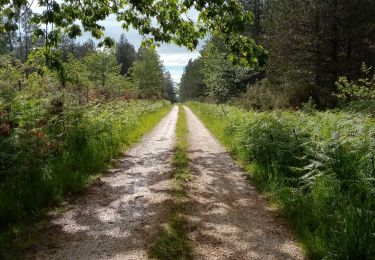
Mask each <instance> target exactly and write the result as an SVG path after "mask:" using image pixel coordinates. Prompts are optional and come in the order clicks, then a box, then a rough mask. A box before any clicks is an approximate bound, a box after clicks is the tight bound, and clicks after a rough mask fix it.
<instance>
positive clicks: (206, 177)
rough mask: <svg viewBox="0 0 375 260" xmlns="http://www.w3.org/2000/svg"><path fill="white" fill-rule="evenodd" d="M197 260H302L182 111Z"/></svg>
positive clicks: (237, 171)
mask: <svg viewBox="0 0 375 260" xmlns="http://www.w3.org/2000/svg"><path fill="white" fill-rule="evenodd" d="M185 111H186V116H187V120H188V129H189V145H190V147H189V151H188V152H189V157H190V160H191V162H190V168H191V172H192V179H191V181H190V183H189V187H188V194H189V196H190V200H191V205H192V208H191V212H190V214H189V216H187V218H188V220H189V222H190V225H191V228H190V230H192V232H191V233H190V238H191V240H192V241H193V245H194V247H195V252H196V259H303V252H302V250H301V249H300V248H299V247H298V246H297V245H296V243H295V241H294V240H293V237H292V236H291V234H290V232H288V230H287V229H285V228H284V227H283V225H282V224H281V222H280V220H279V219H278V218H277V215H276V212H274V210H272V209H271V208H270V207H268V206H267V202H266V201H265V200H264V199H262V198H261V197H260V196H259V195H258V194H257V192H256V191H255V189H254V188H253V187H252V186H251V185H250V184H249V181H248V180H246V176H245V172H244V171H242V170H241V168H240V167H239V165H237V164H236V163H235V162H234V161H233V159H231V157H230V156H229V155H228V154H227V153H226V151H225V149H224V148H223V147H222V146H221V145H220V144H219V143H218V141H216V139H215V138H213V137H212V135H211V134H210V133H209V132H208V130H207V129H206V128H205V127H204V126H203V124H202V123H201V122H200V121H199V120H198V119H197V117H196V116H195V115H194V114H193V113H192V112H191V111H190V109H189V108H187V107H185Z"/></svg>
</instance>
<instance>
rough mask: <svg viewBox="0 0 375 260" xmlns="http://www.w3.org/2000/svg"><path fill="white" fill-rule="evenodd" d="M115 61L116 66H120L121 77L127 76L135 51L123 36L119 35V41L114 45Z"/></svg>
mask: <svg viewBox="0 0 375 260" xmlns="http://www.w3.org/2000/svg"><path fill="white" fill-rule="evenodd" d="M116 60H117V63H118V64H121V75H124V76H125V75H126V74H128V71H129V69H130V67H131V66H132V65H133V62H134V60H135V49H134V46H133V45H131V44H130V43H129V42H128V40H127V39H126V37H125V35H124V34H121V36H120V41H119V42H118V43H117V44H116Z"/></svg>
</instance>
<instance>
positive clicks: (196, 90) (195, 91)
mask: <svg viewBox="0 0 375 260" xmlns="http://www.w3.org/2000/svg"><path fill="white" fill-rule="evenodd" d="M201 69H202V58H198V59H196V60H189V62H188V64H187V65H186V67H185V68H184V72H183V73H182V77H181V83H180V88H179V98H180V99H181V100H182V101H188V100H196V99H198V98H200V97H203V96H205V95H206V87H205V85H204V84H203V76H202V73H201Z"/></svg>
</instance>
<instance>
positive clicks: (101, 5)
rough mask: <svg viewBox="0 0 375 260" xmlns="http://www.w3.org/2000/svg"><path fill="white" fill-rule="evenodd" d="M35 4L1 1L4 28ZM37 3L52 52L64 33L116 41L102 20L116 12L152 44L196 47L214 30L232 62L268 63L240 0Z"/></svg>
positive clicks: (36, 18)
mask: <svg viewBox="0 0 375 260" xmlns="http://www.w3.org/2000/svg"><path fill="white" fill-rule="evenodd" d="M31 4H32V3H29V2H28V1H27V0H14V1H10V0H4V1H1V2H0V16H1V17H3V19H0V33H6V32H9V31H14V30H17V28H18V25H17V23H18V21H19V20H20V19H21V17H22V16H23V15H24V14H25V12H26V11H25V10H29V9H30V8H31ZM38 8H39V9H41V10H43V11H42V12H39V13H34V14H33V17H32V21H33V23H34V24H35V25H37V29H36V30H35V31H34V33H35V35H36V36H40V37H44V39H45V46H46V48H45V49H46V55H47V56H48V55H50V51H51V47H52V46H55V45H56V44H57V43H58V41H59V39H60V36H61V35H62V33H66V34H67V35H69V36H70V37H72V38H74V37H77V36H80V35H81V34H82V30H84V31H89V32H91V34H92V36H93V37H95V38H97V39H102V41H101V44H105V45H112V44H113V40H112V39H110V38H108V37H105V35H104V29H105V28H104V27H103V26H102V25H100V21H102V20H104V19H105V18H107V17H108V16H109V15H115V16H116V18H117V20H118V21H119V22H120V23H121V24H122V27H123V28H124V29H125V30H126V29H129V28H130V27H133V28H135V29H137V30H138V31H139V33H140V34H141V35H143V36H144V37H145V43H148V44H153V43H159V42H170V43H175V44H177V45H179V46H186V47H187V48H188V49H190V50H192V49H194V48H196V46H197V44H198V40H199V39H200V38H203V37H204V36H206V35H208V34H210V35H213V36H217V37H221V38H222V40H223V41H224V42H225V43H226V44H227V46H228V47H229V49H230V51H231V53H232V55H231V56H230V58H231V59H232V60H233V61H237V62H240V63H242V64H246V65H249V66H261V67H262V66H264V65H265V62H266V56H267V55H266V52H265V51H264V49H263V48H262V47H261V46H259V45H256V44H255V42H254V40H252V39H250V38H249V37H247V36H246V35H245V34H243V32H244V30H245V28H246V25H247V24H250V23H251V22H252V20H253V15H252V13H251V12H245V11H244V10H243V7H242V5H241V4H240V3H239V2H238V1H237V0H209V1H201V0H197V1H194V0H165V1H157V0H151V1H149V0H128V1H99V0H88V1H71V0H64V1H54V0H40V1H38ZM193 9H195V10H197V11H198V12H199V15H198V19H197V21H194V20H192V19H191V18H189V11H190V10H193ZM78 21H79V22H80V23H78Z"/></svg>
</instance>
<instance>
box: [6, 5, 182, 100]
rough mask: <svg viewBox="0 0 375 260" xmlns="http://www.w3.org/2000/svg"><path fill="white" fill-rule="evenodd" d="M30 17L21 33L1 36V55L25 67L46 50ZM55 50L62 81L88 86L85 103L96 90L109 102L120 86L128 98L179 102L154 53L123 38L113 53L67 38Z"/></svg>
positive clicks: (25, 18)
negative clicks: (136, 47) (34, 33)
mask: <svg viewBox="0 0 375 260" xmlns="http://www.w3.org/2000/svg"><path fill="white" fill-rule="evenodd" d="M31 15H32V12H31V11H30V10H27V11H26V12H25V14H24V15H23V16H22V18H21V19H20V21H19V23H20V25H19V26H18V30H15V31H11V32H4V33H2V34H1V35H0V36H1V37H0V55H6V56H8V57H12V58H15V59H17V60H19V61H20V62H21V63H26V62H27V60H28V58H29V57H30V54H33V50H36V49H38V48H39V47H43V46H44V44H45V42H44V39H43V37H40V38H35V37H34V36H35V35H33V29H35V28H32V27H33V26H34V25H33V23H32V22H31V21H30V19H31ZM56 48H57V52H56V53H57V54H58V56H59V60H61V61H62V62H63V63H62V64H63V68H64V70H63V71H62V72H63V73H62V74H63V75H62V76H61V77H62V81H63V82H64V84H66V83H69V84H78V85H80V86H81V88H82V86H85V87H84V88H85V89H86V91H85V93H86V94H85V95H84V96H82V97H80V98H81V99H82V100H88V99H89V94H88V93H89V92H90V91H92V90H93V89H97V90H98V92H97V93H99V94H102V95H103V97H107V98H108V97H109V95H110V93H114V91H115V90H116V89H117V90H116V91H115V92H116V93H117V94H118V93H119V89H120V87H119V86H120V85H121V86H122V88H123V89H122V91H123V92H124V94H125V96H127V97H130V96H131V97H132V98H139V97H140V98H154V99H155V98H165V99H168V100H170V101H172V102H175V101H176V91H175V83H174V82H173V80H172V78H171V76H170V74H169V73H168V72H166V71H165V69H164V66H163V64H162V62H161V61H160V59H159V56H158V55H157V53H156V52H155V50H153V49H145V48H139V50H138V51H136V50H135V48H134V46H133V45H132V44H130V43H129V41H128V40H127V39H126V37H125V35H124V34H122V35H121V37H120V39H119V41H118V42H116V43H115V46H114V48H111V49H105V50H103V48H97V45H96V43H95V42H94V41H93V40H92V39H88V40H86V41H85V42H83V43H80V42H77V41H76V40H74V39H72V38H71V37H69V36H68V35H62V36H61V38H60V40H59V43H58V45H57V47H56ZM33 55H34V56H35V54H33ZM39 56H40V55H39ZM4 57H5V56H4ZM88 85H90V86H88ZM124 86H126V87H125V88H124ZM99 89H100V90H99Z"/></svg>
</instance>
